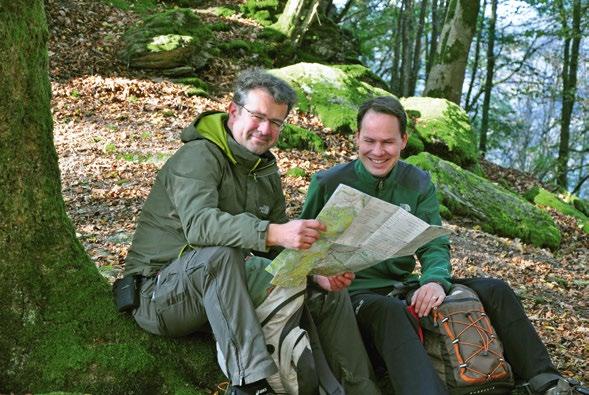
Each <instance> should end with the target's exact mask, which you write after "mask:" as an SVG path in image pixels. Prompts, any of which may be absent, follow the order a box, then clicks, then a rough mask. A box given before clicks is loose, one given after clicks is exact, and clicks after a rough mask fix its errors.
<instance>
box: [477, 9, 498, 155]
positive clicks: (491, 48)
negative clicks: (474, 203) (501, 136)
mask: <svg viewBox="0 0 589 395" xmlns="http://www.w3.org/2000/svg"><path fill="white" fill-rule="evenodd" d="M496 21H497V0H491V17H490V18H489V38H488V40H489V42H488V43H487V76H486V78H485V96H484V97H483V109H482V114H481V134H480V140H479V150H480V152H481V156H482V157H485V154H486V152H487V133H488V130H489V108H490V107H491V91H492V90H493V75H494V71H495V25H496Z"/></svg>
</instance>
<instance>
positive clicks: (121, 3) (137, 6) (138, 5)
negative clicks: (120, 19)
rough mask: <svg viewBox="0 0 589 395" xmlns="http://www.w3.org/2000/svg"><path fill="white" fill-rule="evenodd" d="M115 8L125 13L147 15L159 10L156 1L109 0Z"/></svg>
mask: <svg viewBox="0 0 589 395" xmlns="http://www.w3.org/2000/svg"><path fill="white" fill-rule="evenodd" d="M107 2H108V3H109V4H111V5H112V6H113V7H116V8H119V9H121V10H125V11H135V12H137V13H140V14H147V13H149V12H150V11H152V10H154V9H155V8H157V4H156V0H107Z"/></svg>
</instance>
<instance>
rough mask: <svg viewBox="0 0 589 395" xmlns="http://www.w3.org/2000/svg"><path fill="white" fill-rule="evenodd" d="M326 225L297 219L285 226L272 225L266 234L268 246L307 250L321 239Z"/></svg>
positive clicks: (314, 220)
mask: <svg viewBox="0 0 589 395" xmlns="http://www.w3.org/2000/svg"><path fill="white" fill-rule="evenodd" d="M325 229H326V228H325V225H323V224H322V223H321V222H319V221H317V220H316V219H296V220H293V221H289V222H287V223H285V224H270V225H269V226H268V231H267V232H266V245H267V246H268V247H272V246H282V247H286V248H292V249H295V250H306V249H309V248H311V246H312V245H313V243H315V242H316V241H317V239H319V235H320V232H324V231H325Z"/></svg>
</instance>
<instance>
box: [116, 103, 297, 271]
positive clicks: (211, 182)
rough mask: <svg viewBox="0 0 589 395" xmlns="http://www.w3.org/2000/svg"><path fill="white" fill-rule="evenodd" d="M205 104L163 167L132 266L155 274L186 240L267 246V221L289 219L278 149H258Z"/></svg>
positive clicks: (134, 249) (140, 227)
mask: <svg viewBox="0 0 589 395" xmlns="http://www.w3.org/2000/svg"><path fill="white" fill-rule="evenodd" d="M226 122H227V114H225V113H219V112H206V113H203V114H201V116H200V117H199V118H198V119H197V120H196V121H195V122H194V123H193V124H191V125H190V126H188V127H187V128H185V129H184V130H183V131H182V135H181V139H182V141H183V142H184V143H185V144H184V145H183V146H182V147H181V148H180V149H179V150H178V151H176V153H175V154H174V155H173V156H172V157H171V158H170V159H169V160H168V161H167V162H166V163H165V165H164V166H163V167H162V168H161V170H160V171H159V173H158V175H157V177H156V179H155V181H154V184H153V187H152V189H151V192H150V194H149V196H148V198H147V200H146V201H145V205H144V206H143V210H142V212H141V216H140V218H139V222H138V224H137V230H136V231H135V236H134V237H133V243H132V245H131V248H130V249H129V253H128V255H127V259H126V263H125V270H126V273H127V274H130V273H141V274H143V275H144V276H150V275H152V274H154V273H156V272H157V271H159V270H160V268H162V267H163V266H165V265H167V264H168V263H170V262H171V261H172V260H173V259H175V258H177V257H178V256H179V255H181V254H182V252H183V251H184V250H185V249H186V248H198V247H202V246H230V247H240V248H244V249H248V250H256V251H267V247H266V230H267V228H268V224H269V223H270V222H273V223H284V222H286V221H287V216H286V212H285V202H284V195H283V192H282V186H281V183H280V174H279V172H278V167H277V165H276V160H275V158H274V156H273V155H272V154H271V153H270V152H267V153H265V154H263V155H255V154H253V153H251V152H249V151H248V150H247V149H246V148H244V147H243V146H241V145H239V144H238V143H237V142H236V141H235V140H234V139H233V137H232V136H231V132H230V131H229V129H228V128H227V125H226Z"/></svg>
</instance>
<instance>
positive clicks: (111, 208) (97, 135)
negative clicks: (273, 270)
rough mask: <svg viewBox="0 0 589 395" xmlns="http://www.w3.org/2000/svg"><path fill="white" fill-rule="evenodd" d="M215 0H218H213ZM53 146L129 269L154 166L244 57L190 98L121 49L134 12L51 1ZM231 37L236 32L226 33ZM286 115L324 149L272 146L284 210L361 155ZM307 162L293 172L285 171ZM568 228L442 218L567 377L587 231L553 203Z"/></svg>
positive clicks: (101, 242) (574, 354)
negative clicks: (541, 241)
mask: <svg viewBox="0 0 589 395" xmlns="http://www.w3.org/2000/svg"><path fill="white" fill-rule="evenodd" d="M209 3H213V2H209ZM45 4H46V7H47V17H48V23H49V28H50V40H49V54H50V57H49V60H50V78H51V88H52V94H53V98H52V114H53V119H54V136H55V145H56V148H57V151H58V154H59V165H60V170H61V177H62V188H63V195H64V199H65V202H66V205H67V209H68V213H69V215H70V217H71V218H72V220H73V222H74V224H75V227H76V230H77V236H78V238H79V239H80V241H81V242H82V244H83V245H84V247H85V248H86V251H87V252H88V254H89V255H90V257H91V258H92V260H93V262H94V263H95V264H96V266H97V267H98V269H99V271H100V272H101V273H102V274H103V275H104V276H105V277H106V278H107V279H109V280H110V281H113V280H114V278H116V277H117V276H119V275H120V274H121V272H122V270H123V267H124V260H125V256H126V254H127V249H128V247H129V245H130V243H131V240H132V236H133V232H134V229H135V223H136V221H137V219H138V216H139V214H140V212H141V207H142V204H143V202H144V201H145V198H146V197H147V195H148V193H149V190H150V188H151V185H152V183H153V180H154V176H155V174H156V172H157V171H158V169H159V168H160V167H161V166H162V165H163V163H165V161H166V159H167V158H168V157H169V156H170V155H172V154H173V153H174V152H175V150H176V149H178V148H179V147H180V144H181V143H180V141H179V134H180V131H181V130H182V128H183V127H185V126H186V125H188V124H189V123H190V122H191V121H193V120H194V118H195V117H196V115H197V114H198V113H200V112H202V111H206V110H224V109H225V108H226V107H227V106H228V104H229V101H230V97H229V90H230V87H231V82H232V81H233V79H234V76H235V74H236V73H237V72H238V70H240V69H242V68H244V67H247V66H251V65H252V61H251V60H250V59H247V57H241V58H237V59H233V58H223V59H221V58H215V59H212V61H211V63H210V65H209V66H207V67H206V68H205V69H204V70H202V71H201V72H200V73H199V75H198V76H199V78H201V79H203V80H205V81H207V82H209V83H210V84H211V86H212V90H213V92H214V93H215V95H214V96H211V97H210V98H204V97H194V96H193V97H191V96H189V95H188V93H187V88H186V87H185V86H183V85H178V84H175V83H173V82H172V81H170V80H166V79H163V78H160V77H158V76H154V75H149V74H148V73H144V72H139V71H132V70H129V69H127V68H126V67H125V65H124V64H122V63H121V62H120V61H119V60H118V59H117V57H116V53H117V51H118V50H119V48H120V37H121V35H122V34H123V32H124V30H125V28H127V27H128V26H130V25H131V24H132V23H134V22H135V21H137V20H138V18H137V16H136V14H134V13H132V12H129V11H122V10H118V9H116V8H114V7H111V6H108V5H107V4H105V3H102V2H93V1H90V0H80V1H75V2H74V1H70V0H46V2H45ZM206 17H207V19H208V20H212V21H214V20H215V18H218V19H219V20H223V21H224V22H226V23H230V24H232V26H235V27H233V28H232V30H231V33H227V32H224V33H223V34H225V35H227V34H232V35H233V36H234V37H232V38H235V37H240V34H241V35H245V34H247V35H251V34H252V33H251V30H252V29H255V28H259V26H258V27H256V24H255V23H252V22H251V21H248V20H245V19H243V18H240V17H239V16H233V17H231V18H230V19H227V18H225V19H224V18H222V17H215V16H213V15H210V14H207V16H206ZM226 39H229V37H226ZM289 122H291V123H294V124H297V125H299V126H301V127H306V128H308V129H311V130H313V131H315V132H317V133H318V134H319V135H320V136H321V137H322V138H323V139H324V141H325V142H326V147H327V149H326V151H325V152H323V153H316V152H311V151H301V150H280V149H273V152H274V153H275V155H276V156H277V159H278V165H279V167H280V170H281V173H282V175H283V176H282V181H283V186H284V190H285V194H286V198H287V202H288V206H287V213H288V215H289V216H290V217H291V218H295V217H296V216H297V214H298V213H299V212H300V209H301V206H302V203H303V201H304V198H305V194H306V191H307V188H308V185H309V181H310V177H311V175H312V174H314V173H315V172H317V171H319V170H321V169H325V168H329V167H331V166H333V165H335V164H337V163H342V162H345V161H348V160H351V159H353V158H355V153H354V141H353V137H352V136H339V135H336V134H334V133H332V132H331V131H330V130H328V129H326V128H323V126H322V124H321V122H320V121H319V120H318V119H317V118H316V117H314V116H311V115H309V114H304V113H296V112H295V113H293V114H291V115H290V116H289ZM482 165H483V168H486V169H492V171H489V172H488V174H489V173H492V174H493V179H494V181H497V180H501V181H502V182H504V183H507V184H509V185H510V186H511V187H512V189H513V190H517V191H524V190H528V189H529V188H530V187H531V186H532V185H534V184H538V181H537V180H535V179H534V178H533V177H531V176H530V175H527V174H524V173H520V172H517V171H515V170H513V169H505V168H501V167H499V166H497V165H493V164H491V163H488V162H483V163H482ZM295 167H296V168H300V169H302V170H303V172H302V173H301V172H297V176H294V175H293V176H290V175H286V174H287V172H288V170H289V169H292V168H295ZM550 214H551V215H552V217H553V218H554V219H555V222H556V223H557V225H558V226H559V228H560V230H561V232H562V237H563V241H562V245H561V247H560V249H559V250H558V251H554V252H552V251H549V250H546V249H541V248H537V247H534V246H530V245H526V244H523V243H522V242H521V241H519V240H517V239H516V240H512V239H507V238H503V237H498V236H495V235H491V234H487V233H484V232H482V231H481V230H480V229H479V228H478V227H477V226H476V225H473V223H472V222H471V221H469V219H468V218H457V219H453V220H452V221H450V222H446V223H445V225H447V226H449V227H450V228H451V229H452V230H453V231H454V233H453V235H452V236H451V241H452V256H453V258H452V266H453V268H454V273H455V276H456V277H466V276H493V277H500V278H502V279H504V280H506V281H507V282H508V283H509V284H510V285H511V286H512V287H513V289H514V290H515V291H516V293H517V294H518V295H519V296H520V297H521V300H522V303H523V305H524V307H525V309H526V312H527V313H528V315H529V317H530V319H531V320H532V322H533V324H534V326H535V328H536V329H537V330H538V332H539V334H540V336H541V338H542V339H543V341H544V342H545V343H546V345H547V347H548V349H549V351H550V354H551V356H552V357H553V361H554V363H555V364H556V366H557V367H558V369H559V370H560V371H562V372H563V374H565V375H566V376H570V377H575V378H577V379H579V380H581V381H584V382H588V381H589V373H588V361H589V270H588V262H589V236H588V235H587V234H586V233H584V232H583V231H582V230H580V229H579V226H578V225H577V223H576V221H575V220H574V219H573V218H571V217H567V216H564V215H562V214H559V213H557V212H556V211H554V210H550Z"/></svg>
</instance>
